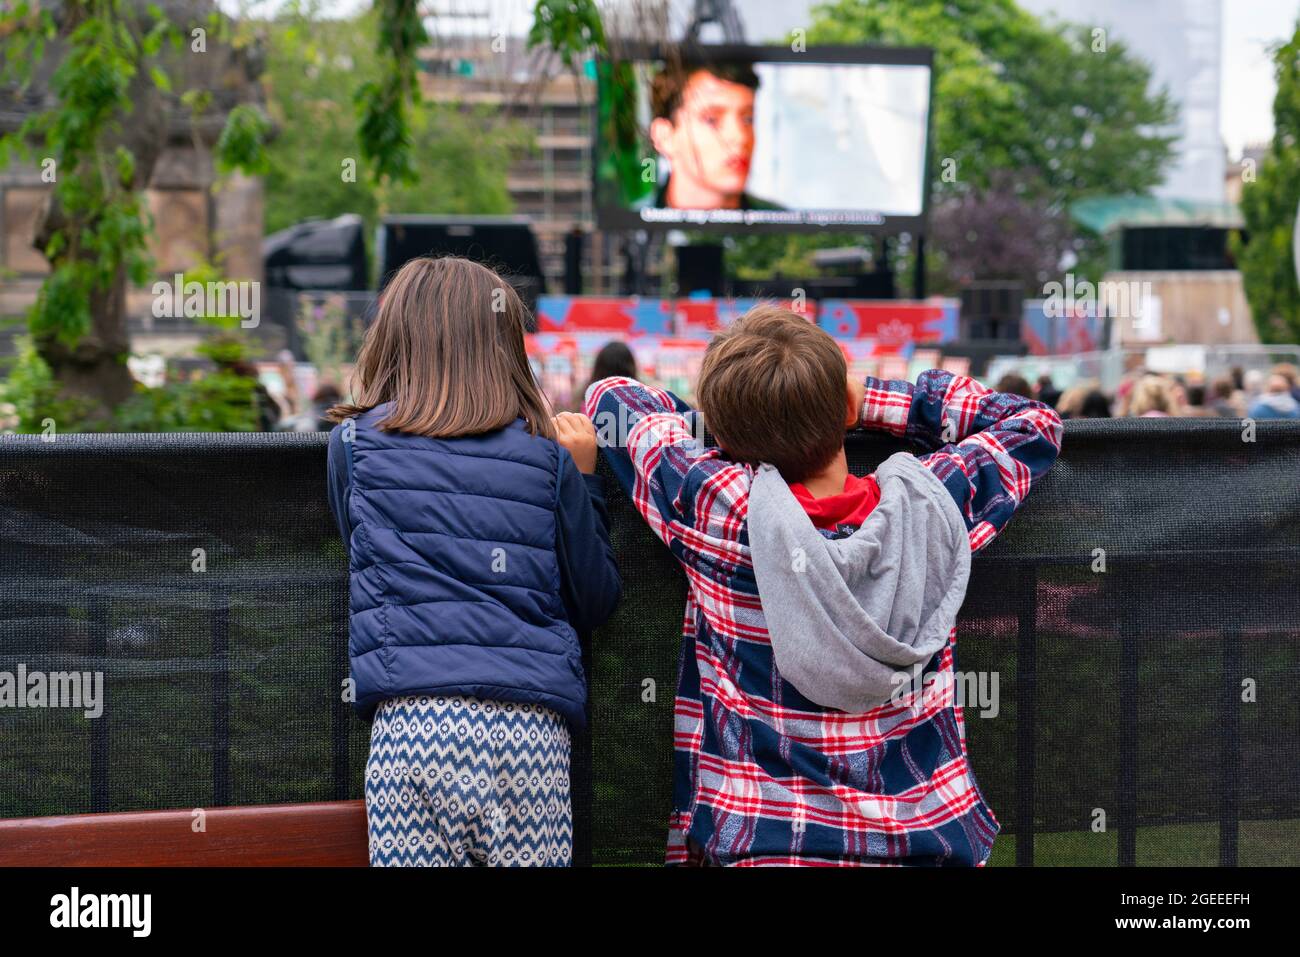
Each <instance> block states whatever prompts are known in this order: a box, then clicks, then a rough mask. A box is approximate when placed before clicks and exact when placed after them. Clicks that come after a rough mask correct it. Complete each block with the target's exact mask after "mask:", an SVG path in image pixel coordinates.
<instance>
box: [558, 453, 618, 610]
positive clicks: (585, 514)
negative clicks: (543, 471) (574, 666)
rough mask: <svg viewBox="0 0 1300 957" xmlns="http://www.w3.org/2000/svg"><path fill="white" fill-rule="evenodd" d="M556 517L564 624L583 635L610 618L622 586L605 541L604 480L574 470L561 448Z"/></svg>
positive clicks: (607, 530) (607, 526)
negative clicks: (567, 621) (566, 616)
mask: <svg viewBox="0 0 1300 957" xmlns="http://www.w3.org/2000/svg"><path fill="white" fill-rule="evenodd" d="M556 519H557V524H558V526H559V536H558V539H559V540H558V542H557V543H556V544H557V552H558V554H559V559H560V589H561V594H562V596H563V598H564V606H565V611H566V612H567V613H568V616H569V624H571V625H573V627H574V629H575V630H576V631H577V632H578V634H580V635H584V636H585V635H587V634H590V633H591V632H592V631H594V630H595V629H597V628H599V627H600V626H601V625H603V624H604V623H605V619H607V618H608V617H609V616H610V615H611V614H613V612H614V606H615V605H617V604H618V599H619V596H620V595H621V594H622V590H623V583H622V580H621V579H620V578H619V574H618V565H617V564H616V563H615V561H614V549H613V546H611V545H610V543H609V512H608V511H607V510H606V508H605V483H604V479H602V478H601V477H600V476H599V475H583V474H582V473H581V472H579V471H578V467H577V466H576V465H575V464H574V462H573V457H572V456H571V455H570V454H569V453H568V451H567V450H566V449H560V479H559V486H558V489H557V494H556Z"/></svg>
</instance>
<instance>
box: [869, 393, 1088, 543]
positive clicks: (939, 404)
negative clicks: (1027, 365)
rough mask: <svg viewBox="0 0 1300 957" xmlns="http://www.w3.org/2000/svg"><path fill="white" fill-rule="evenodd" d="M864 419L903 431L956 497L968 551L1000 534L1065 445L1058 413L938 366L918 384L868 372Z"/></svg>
mask: <svg viewBox="0 0 1300 957" xmlns="http://www.w3.org/2000/svg"><path fill="white" fill-rule="evenodd" d="M859 424H860V425H861V426H862V427H863V428H867V429H879V430H881V431H884V432H888V433H889V434H891V435H896V436H899V437H900V438H904V439H906V440H908V441H909V442H911V443H912V444H913V445H916V446H919V447H920V448H921V449H923V450H924V451H925V453H926V454H923V455H922V456H921V457H920V459H921V462H922V463H924V464H925V465H926V466H927V467H928V468H929V469H930V470H931V471H932V472H933V473H934V474H935V475H936V476H937V477H938V478H939V480H940V481H941V482H943V484H944V487H945V488H947V489H948V491H949V492H950V493H951V494H952V497H953V498H954V499H955V500H956V502H957V506H958V508H960V509H961V513H962V517H963V518H964V519H965V520H966V527H967V528H968V529H969V530H970V543H971V549H972V550H974V551H978V550H979V549H981V548H983V547H984V546H985V545H988V544H989V542H991V541H993V539H994V538H996V537H997V535H998V533H999V532H1001V531H1002V529H1003V527H1004V526H1005V525H1006V523H1007V521H1008V520H1009V519H1010V518H1011V516H1012V514H1013V513H1014V512H1015V510H1016V508H1017V507H1018V506H1019V505H1020V503H1021V502H1023V501H1024V499H1025V496H1027V495H1028V494H1029V490H1030V488H1031V487H1032V486H1033V484H1034V483H1035V482H1036V481H1038V479H1040V478H1041V477H1042V476H1043V475H1044V474H1045V473H1046V472H1047V470H1048V468H1049V467H1050V466H1051V464H1052V463H1053V462H1055V461H1056V456H1057V454H1058V453H1059V452H1060V450H1061V434H1062V431H1063V430H1062V427H1061V417H1060V416H1059V415H1057V414H1056V412H1055V411H1054V410H1053V409H1052V408H1051V407H1050V406H1048V405H1045V404H1044V403H1042V402H1037V401H1035V400H1033V399H1026V398H1023V397H1022V396H1018V395H1011V394H1008V393H1002V392H994V391H992V390H991V389H987V388H985V387H984V386H982V385H980V384H979V383H978V382H976V381H975V380H974V379H971V378H968V377H966V376H957V375H953V374H952V373H950V372H943V371H940V370H938V369H931V370H930V371H928V372H923V373H922V374H921V375H920V377H918V379H917V380H916V384H915V385H913V384H912V383H910V382H906V381H902V380H897V379H895V380H884V379H874V378H868V379H867V380H866V385H865V388H864V393H863V400H862V414H861V416H860V419H859Z"/></svg>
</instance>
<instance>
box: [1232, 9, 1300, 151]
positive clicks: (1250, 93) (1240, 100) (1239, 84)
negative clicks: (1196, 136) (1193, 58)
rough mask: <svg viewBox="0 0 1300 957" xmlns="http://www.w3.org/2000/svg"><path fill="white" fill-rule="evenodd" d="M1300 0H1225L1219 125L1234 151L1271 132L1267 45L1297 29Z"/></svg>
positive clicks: (1270, 73) (1271, 85) (1270, 71)
mask: <svg viewBox="0 0 1300 957" xmlns="http://www.w3.org/2000/svg"><path fill="white" fill-rule="evenodd" d="M1297 16H1300V0H1227V2H1226V3H1225V5H1224V8H1223V77H1222V90H1223V93H1222V100H1221V109H1220V117H1221V119H1220V121H1219V126H1220V128H1221V129H1222V130H1223V139H1224V141H1225V142H1226V143H1227V144H1228V152H1229V154H1230V155H1231V156H1234V157H1235V156H1238V155H1240V153H1241V148H1242V146H1243V145H1244V144H1246V143H1256V142H1259V141H1261V140H1268V139H1271V138H1272V136H1273V94H1274V92H1275V90H1276V87H1275V86H1274V83H1273V67H1272V63H1271V61H1270V60H1269V57H1268V52H1267V48H1268V47H1269V45H1271V44H1273V43H1276V42H1277V41H1279V40H1285V39H1287V38H1288V37H1290V36H1291V34H1292V32H1293V31H1294V30H1295V26H1296V18H1297Z"/></svg>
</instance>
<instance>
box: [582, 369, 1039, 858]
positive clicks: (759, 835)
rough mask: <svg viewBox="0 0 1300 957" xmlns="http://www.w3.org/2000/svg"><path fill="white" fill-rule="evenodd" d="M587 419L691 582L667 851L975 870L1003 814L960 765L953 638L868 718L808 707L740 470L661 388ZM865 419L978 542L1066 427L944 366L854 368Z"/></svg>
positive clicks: (595, 407)
mask: <svg viewBox="0 0 1300 957" xmlns="http://www.w3.org/2000/svg"><path fill="white" fill-rule="evenodd" d="M586 413H587V415H588V416H590V417H591V419H592V420H593V422H594V423H595V425H596V429H597V433H598V435H599V437H600V441H601V444H602V446H604V447H605V452H606V455H607V456H608V459H609V462H610V465H611V466H612V468H613V470H614V473H615V475H616V476H617V478H618V480H619V482H620V483H621V484H622V486H623V487H624V489H625V490H626V491H627V493H628V495H629V496H630V497H631V498H632V500H633V502H634V503H635V505H636V508H637V510H638V511H639V512H640V513H641V515H642V516H643V517H644V518H645V520H646V521H647V522H648V523H649V524H650V528H651V529H653V530H654V532H655V534H656V535H658V536H659V538H660V539H662V540H663V541H664V542H665V543H666V544H667V545H668V547H669V548H670V549H671V550H672V552H673V554H674V555H675V556H676V557H677V559H678V560H679V561H680V562H681V564H682V567H683V568H684V569H685V571H686V576H687V579H688V582H689V593H688V598H687V603H686V616H685V623H684V628H683V647H682V655H681V662H680V674H679V679H678V689H677V700H676V705H675V710H674V715H675V718H674V731H675V733H674V780H673V812H672V816H671V821H670V825H669V837H668V852H667V862H668V863H669V864H683V863H710V864H734V865H749V866H753V865H762V864H802V865H832V866H856V865H866V864H891V863H898V864H903V863H906V864H967V865H969V864H977V865H982V864H984V863H985V862H986V861H987V860H988V855H989V852H990V850H991V849H992V846H993V839H994V837H995V836H996V835H997V831H998V823H997V820H996V818H995V817H994V816H993V812H992V811H991V810H990V809H989V807H988V806H987V805H986V804H985V802H984V799H983V795H982V794H981V793H980V789H979V785H978V784H977V783H976V781H975V777H974V775H973V774H972V772H971V770H970V767H969V765H968V763H967V758H966V733H965V724H964V721H963V718H962V709H961V707H960V706H959V705H958V703H957V701H956V694H955V681H954V674H953V645H954V639H955V632H954V634H953V635H950V636H949V640H948V643H947V645H946V646H945V647H944V648H943V649H942V650H940V651H939V652H938V653H936V655H935V656H934V658H933V659H932V660H931V661H930V662H929V663H928V664H927V665H926V667H925V669H924V671H923V673H922V675H920V676H919V680H917V681H914V682H912V683H911V686H912V690H910V691H909V690H906V689H904V691H903V693H901V694H899V695H896V696H895V697H894V699H893V700H891V701H889V702H886V703H885V704H883V705H881V706H879V707H877V708H875V709H873V710H871V711H868V712H866V713H864V714H848V713H845V712H842V711H836V710H833V709H830V708H823V707H821V706H819V705H816V704H814V703H813V702H811V701H809V700H808V699H806V698H804V697H803V696H802V695H800V694H799V692H798V691H797V690H796V689H795V688H794V686H793V685H791V684H789V683H788V682H786V681H785V680H784V679H783V678H782V677H781V675H780V673H779V672H778V671H777V668H776V664H775V661H774V660H773V656H772V647H771V644H770V642H769V640H768V634H767V626H766V624H765V622H764V619H763V608H762V604H761V603H760V601H759V595H758V588H757V585H756V584H755V581H754V569H753V565H752V563H751V560H750V552H749V539H748V534H747V530H746V524H747V511H748V495H749V487H750V482H751V480H752V478H753V474H754V473H753V469H752V468H750V467H749V466H746V465H743V464H740V463H737V462H733V461H731V460H729V459H728V458H726V456H725V454H724V453H722V452H721V451H720V450H719V449H717V448H709V447H706V446H705V445H704V444H703V442H702V441H701V440H700V435H699V433H698V431H697V426H698V424H699V423H698V421H697V417H696V413H695V412H694V410H691V409H690V408H689V407H688V406H686V405H685V404H684V403H682V402H681V401H680V400H679V399H677V398H676V397H675V396H673V395H672V394H671V393H669V392H665V391H663V390H661V389H655V388H651V387H649V386H646V385H642V384H641V383H639V382H636V381H634V380H631V379H624V378H612V379H604V380H602V381H600V382H597V383H595V384H593V385H592V386H591V388H589V389H588V391H587V400H586ZM861 425H862V426H863V427H864V428H874V429H880V430H883V431H885V432H888V433H890V434H892V435H896V436H900V437H902V438H905V439H907V440H910V441H911V442H912V443H913V444H914V445H916V446H919V447H920V449H921V450H923V452H924V453H925V454H923V455H922V456H921V461H922V462H923V463H924V464H926V465H927V466H928V467H929V468H930V469H931V470H933V472H934V473H935V475H936V476H938V478H939V479H940V480H941V481H942V482H943V484H944V486H945V487H946V488H947V489H948V490H949V492H951V493H952V496H953V498H954V499H955V500H956V502H957V505H958V506H959V507H960V509H961V511H962V514H963V515H964V516H965V519H966V524H967V527H968V529H969V530H970V542H971V548H972V549H974V550H978V549H980V548H983V547H984V546H985V545H987V544H988V543H989V542H991V541H992V540H993V538H994V537H995V536H996V535H997V533H998V532H999V531H1000V530H1001V529H1002V527H1003V526H1004V525H1005V524H1006V522H1007V520H1008V519H1009V518H1010V517H1011V515H1012V513H1013V512H1014V511H1015V509H1016V507H1017V506H1018V505H1019V504H1020V503H1021V502H1022V501H1024V498H1025V496H1026V495H1027V494H1028V493H1029V489H1030V486H1031V485H1032V484H1033V482H1034V481H1035V480H1037V479H1038V478H1039V477H1040V476H1041V475H1043V473H1044V472H1046V471H1047V469H1048V467H1049V466H1050V465H1051V464H1052V462H1053V461H1054V460H1055V459H1056V455H1057V453H1058V451H1059V449H1060V445H1061V432H1062V429H1061V420H1060V418H1059V416H1057V414H1056V413H1055V412H1053V411H1052V410H1051V409H1050V408H1049V407H1047V406H1046V405H1043V404H1042V403H1040V402H1035V401H1032V400H1030V399H1024V398H1021V397H1019V396H1015V395H1005V394H1001V393H995V392H992V391H990V390H988V389H986V388H984V387H983V386H981V385H980V384H979V383H978V382H976V381H974V380H973V379H969V378H966V377H963V376H954V375H952V374H950V373H947V372H941V371H938V370H931V371H929V372H926V373H924V374H922V375H921V377H920V378H919V379H918V380H917V383H916V385H915V386H914V385H912V384H911V383H909V382H903V381H883V380H878V379H867V382H866V391H865V397H864V401H863V408H862V416H861ZM823 534H828V535H829V534H832V533H830V532H824V533H823Z"/></svg>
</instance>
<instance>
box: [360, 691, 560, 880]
mask: <svg viewBox="0 0 1300 957" xmlns="http://www.w3.org/2000/svg"><path fill="white" fill-rule="evenodd" d="M366 821H367V824H368V826H369V831H370V866H371V867H459V866H474V865H486V866H490V867H538V866H568V865H569V864H570V863H572V859H573V815H572V811H571V809H570V805H569V731H568V727H567V726H566V725H565V722H564V719H563V718H562V717H560V716H559V715H558V714H556V713H555V712H554V711H552V710H550V709H549V708H544V707H542V706H541V705H532V704H515V703H513V702H509V701H492V700H484V699H480V698H470V697H461V696H456V695H416V696H409V697H403V698H391V699H389V700H387V701H385V702H383V703H382V704H380V706H379V709H378V710H377V711H376V712H375V720H374V724H373V726H372V727H371V729H370V758H369V760H368V761H367V762H366Z"/></svg>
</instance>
